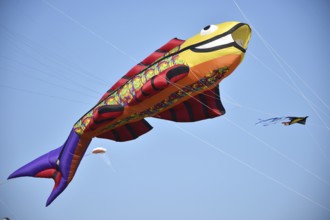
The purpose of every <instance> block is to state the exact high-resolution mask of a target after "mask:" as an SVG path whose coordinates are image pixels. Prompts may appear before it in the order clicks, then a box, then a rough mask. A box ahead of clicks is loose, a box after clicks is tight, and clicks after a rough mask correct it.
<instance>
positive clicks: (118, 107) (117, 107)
mask: <svg viewBox="0 0 330 220" xmlns="http://www.w3.org/2000/svg"><path fill="white" fill-rule="evenodd" d="M123 110H124V106H122V105H104V106H101V107H99V108H98V113H99V114H104V113H109V112H122V111H123Z"/></svg>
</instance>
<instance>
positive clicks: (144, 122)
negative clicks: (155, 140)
mask: <svg viewBox="0 0 330 220" xmlns="http://www.w3.org/2000/svg"><path fill="white" fill-rule="evenodd" d="M141 122H142V123H143V125H144V126H145V127H146V128H147V129H148V130H150V129H152V126H151V125H150V124H149V123H148V122H147V121H146V120H144V119H142V120H141Z"/></svg>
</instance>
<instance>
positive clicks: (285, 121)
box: [256, 116, 308, 126]
mask: <svg viewBox="0 0 330 220" xmlns="http://www.w3.org/2000/svg"><path fill="white" fill-rule="evenodd" d="M307 118H308V116H306V117H276V118H269V119H265V120H261V119H259V121H258V122H257V123H256V125H258V124H261V125H263V126H268V125H271V124H276V123H279V122H281V123H282V124H283V125H285V126H288V125H292V124H295V123H298V124H302V125H304V124H306V120H307Z"/></svg>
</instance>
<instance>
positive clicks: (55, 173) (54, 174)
mask: <svg viewBox="0 0 330 220" xmlns="http://www.w3.org/2000/svg"><path fill="white" fill-rule="evenodd" d="M57 174H58V171H57V170H56V171H55V172H54V173H53V175H52V178H53V179H55V178H56V176H57Z"/></svg>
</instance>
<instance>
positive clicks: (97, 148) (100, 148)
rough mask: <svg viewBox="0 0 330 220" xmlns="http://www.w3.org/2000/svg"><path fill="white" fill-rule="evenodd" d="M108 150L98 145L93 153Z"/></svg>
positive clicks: (102, 152) (101, 152)
mask: <svg viewBox="0 0 330 220" xmlns="http://www.w3.org/2000/svg"><path fill="white" fill-rule="evenodd" d="M106 152H107V149H105V148H103V147H96V148H94V149H93V150H92V153H93V154H104V153H106Z"/></svg>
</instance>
